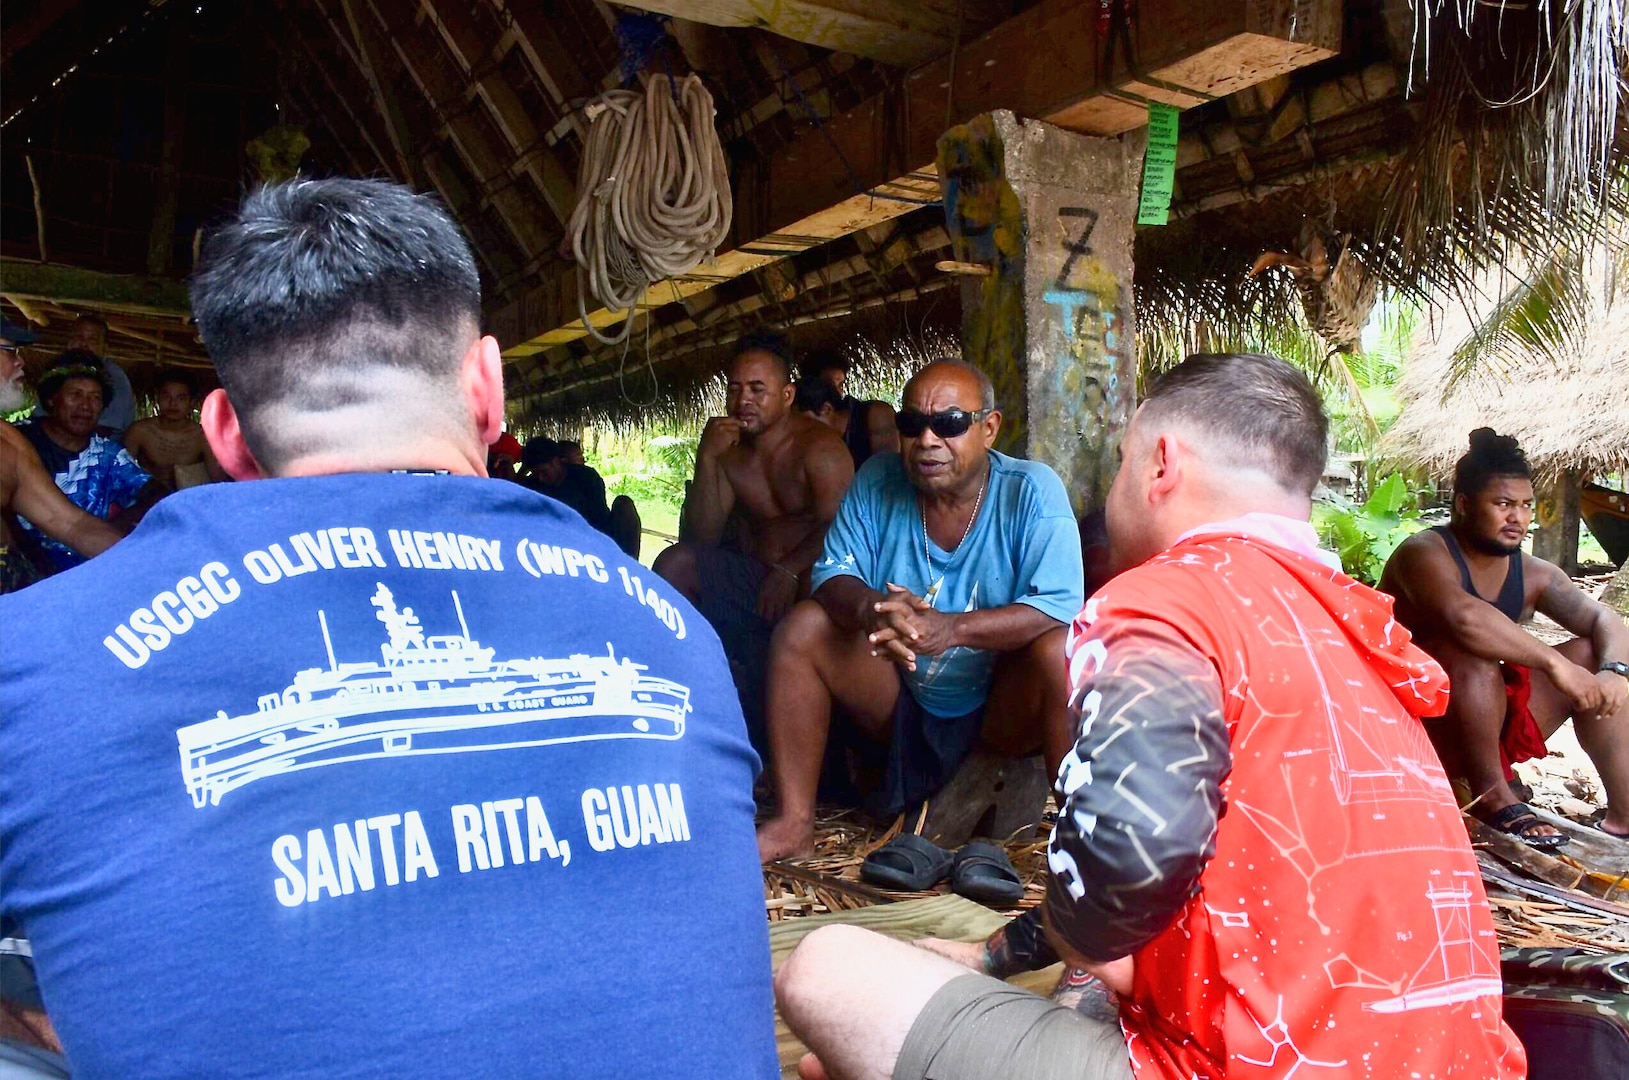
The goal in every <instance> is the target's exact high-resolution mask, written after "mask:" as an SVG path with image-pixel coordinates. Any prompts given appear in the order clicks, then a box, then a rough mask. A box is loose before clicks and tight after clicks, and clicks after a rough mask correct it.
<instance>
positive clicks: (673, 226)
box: [570, 75, 734, 345]
mask: <svg viewBox="0 0 1629 1080" xmlns="http://www.w3.org/2000/svg"><path fill="white" fill-rule="evenodd" d="M586 111H587V113H588V115H589V118H590V120H591V122H592V125H593V126H592V127H591V128H590V129H589V132H588V140H587V144H586V145H585V146H584V148H583V161H582V168H581V169H580V170H579V171H578V174H577V190H578V192H579V193H580V194H579V195H578V197H577V205H576V207H575V208H573V210H572V212H571V221H570V232H571V249H572V253H573V255H574V256H575V257H576V259H577V312H578V314H579V315H580V316H581V317H582V320H583V326H584V328H585V329H587V331H588V332H589V333H590V334H592V335H593V336H594V337H595V339H597V340H598V341H601V342H604V343H605V344H607V345H613V344H616V343H618V342H621V341H623V340H625V339H626V338H627V337H628V334H629V331H630V330H631V328H632V326H633V315H632V313H631V309H632V308H633V307H634V305H635V304H637V303H638V302H639V301H640V299H641V298H642V297H643V296H644V295H645V290H646V289H647V288H648V287H649V286H650V284H651V283H652V282H653V281H660V280H662V279H663V278H671V277H678V276H680V275H683V274H687V273H689V272H690V271H692V270H694V269H695V268H696V267H697V266H698V265H700V263H701V261H702V260H703V259H704V258H711V257H712V256H713V253H714V252H715V251H716V250H717V248H718V245H719V243H720V242H722V241H723V239H724V236H725V234H726V233H727V232H729V228H730V219H731V216H732V214H733V212H734V204H733V202H732V200H731V197H730V178H729V168H728V166H727V164H726V163H725V160H724V147H723V146H722V145H721V144H720V143H719V140H718V131H717V130H716V129H715V128H714V126H713V116H714V109H713V96H712V94H710V93H708V92H707V88H706V87H705V86H703V85H702V82H701V79H700V78H699V77H698V76H695V75H688V76H686V77H684V78H683V79H680V80H677V81H676V82H675V81H674V80H672V79H670V78H669V77H668V76H666V75H652V76H650V77H649V79H648V81H647V83H646V85H645V89H644V90H643V91H639V90H612V91H610V92H608V93H606V94H603V95H601V96H600V97H599V98H597V99H596V100H595V101H594V102H592V103H590V104H589V106H588V108H587V110H586ZM585 286H586V290H585ZM585 291H588V292H592V293H593V294H594V296H595V298H596V299H598V300H599V302H600V303H601V304H603V305H604V306H605V307H606V308H608V309H610V310H611V311H613V312H622V311H629V312H630V314H629V316H628V318H627V319H626V320H624V322H623V324H622V330H621V332H620V333H618V334H617V335H616V336H614V337H606V336H605V335H604V334H601V333H600V332H599V330H598V329H596V328H595V327H594V325H593V324H592V323H590V322H589V320H588V309H587V305H586V304H585V303H584V300H583V296H584V293H585Z"/></svg>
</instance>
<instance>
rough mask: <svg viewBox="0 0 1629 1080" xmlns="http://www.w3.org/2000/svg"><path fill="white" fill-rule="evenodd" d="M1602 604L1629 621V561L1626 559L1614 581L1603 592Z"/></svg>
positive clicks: (1613, 577)
mask: <svg viewBox="0 0 1629 1080" xmlns="http://www.w3.org/2000/svg"><path fill="white" fill-rule="evenodd" d="M1601 603H1603V604H1605V605H1606V606H1607V607H1609V608H1611V609H1612V610H1613V611H1616V612H1617V613H1618V614H1619V615H1622V616H1623V617H1624V618H1626V619H1629V559H1625V560H1624V563H1623V565H1622V566H1620V567H1618V572H1617V573H1616V574H1613V575H1612V580H1611V581H1609V582H1607V583H1606V588H1605V589H1603V590H1602V591H1601Z"/></svg>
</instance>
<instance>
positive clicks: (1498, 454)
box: [1454, 427, 1533, 499]
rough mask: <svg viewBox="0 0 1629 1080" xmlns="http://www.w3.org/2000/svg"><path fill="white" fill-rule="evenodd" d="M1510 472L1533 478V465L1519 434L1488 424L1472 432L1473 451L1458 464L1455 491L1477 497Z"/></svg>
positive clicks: (1456, 465) (1455, 471) (1455, 470)
mask: <svg viewBox="0 0 1629 1080" xmlns="http://www.w3.org/2000/svg"><path fill="white" fill-rule="evenodd" d="M1506 476H1518V477H1522V478H1523V479H1527V480H1531V479H1532V478H1533V469H1532V466H1530V465H1528V463H1527V455H1526V454H1525V453H1523V452H1522V448H1521V444H1520V443H1518V442H1517V441H1516V437H1515V436H1514V435H1500V434H1499V433H1498V432H1496V431H1494V430H1493V429H1492V428H1486V427H1482V428H1477V429H1476V430H1475V431H1473V432H1471V449H1470V453H1468V454H1466V455H1465V456H1464V457H1462V458H1460V459H1459V461H1458V462H1457V463H1456V464H1455V465H1454V494H1455V495H1466V496H1469V497H1470V498H1473V499H1474V498H1475V497H1476V496H1478V495H1480V494H1482V489H1483V488H1485V487H1487V486H1488V484H1489V483H1491V482H1492V481H1494V480H1496V479H1499V478H1501V477H1506Z"/></svg>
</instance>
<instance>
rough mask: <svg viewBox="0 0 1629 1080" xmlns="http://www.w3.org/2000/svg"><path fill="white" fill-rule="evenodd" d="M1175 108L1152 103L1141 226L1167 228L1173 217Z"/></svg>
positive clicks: (1139, 217)
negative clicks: (1163, 226) (1165, 226)
mask: <svg viewBox="0 0 1629 1080" xmlns="http://www.w3.org/2000/svg"><path fill="white" fill-rule="evenodd" d="M1178 112H1179V110H1178V109H1177V108H1176V106H1174V105H1162V104H1160V103H1159V102H1157V101H1151V102H1149V103H1148V150H1147V152H1146V153H1145V154H1144V155H1143V190H1142V197H1141V198H1140V199H1139V200H1138V201H1137V224H1139V225H1164V224H1165V223H1166V221H1167V220H1169V219H1170V216H1171V192H1172V191H1173V190H1175V187H1176V158H1177V155H1176V146H1177V128H1178V124H1177V113H1178Z"/></svg>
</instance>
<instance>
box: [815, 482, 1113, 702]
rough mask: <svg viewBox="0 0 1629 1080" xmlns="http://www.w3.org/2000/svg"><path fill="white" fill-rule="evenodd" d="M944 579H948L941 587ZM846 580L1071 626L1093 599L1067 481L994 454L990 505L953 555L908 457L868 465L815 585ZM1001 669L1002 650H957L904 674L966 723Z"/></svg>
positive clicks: (949, 605) (954, 606)
mask: <svg viewBox="0 0 1629 1080" xmlns="http://www.w3.org/2000/svg"><path fill="white" fill-rule="evenodd" d="M924 543H927V544H928V545H929V548H928V551H924V549H923V544H924ZM928 552H931V554H932V559H933V566H932V570H931V573H930V570H929V566H928ZM947 564H948V566H949V569H948V570H946V566H947ZM941 574H943V576H944V580H943V581H942V582H940V584H939V587H938V589H937V590H934V589H933V585H934V583H935V582H938V581H939V578H940V575H941ZM843 575H848V576H849V577H857V578H859V579H860V580H861V581H863V582H865V583H866V585H867V586H869V587H870V588H873V589H876V590H878V591H882V590H883V588H884V586H885V585H886V584H888V583H890V582H892V583H893V584H895V585H901V586H904V587H905V588H907V589H909V590H910V591H911V592H913V593H915V594H916V595H917V596H928V595H929V593H930V591H931V592H932V594H933V595H932V596H931V597H930V599H932V601H933V606H934V607H935V608H936V609H938V610H939V611H946V612H965V611H977V610H980V609H983V608H998V607H1006V606H1007V605H1009V604H1028V605H1029V606H1031V607H1033V608H1035V609H1037V610H1039V611H1044V612H1045V613H1046V614H1048V615H1050V616H1052V617H1053V618H1054V619H1057V620H1058V621H1059V622H1061V623H1066V624H1067V623H1068V622H1070V621H1071V620H1072V619H1074V617H1075V616H1076V615H1077V614H1079V612H1080V607H1081V604H1083V603H1084V602H1085V596H1084V585H1083V581H1084V577H1085V572H1084V571H1083V570H1082V568H1081V561H1080V530H1079V529H1078V527H1077V526H1076V525H1075V517H1074V512H1073V511H1072V510H1071V509H1070V507H1069V497H1068V495H1067V494H1065V492H1064V490H1063V481H1061V480H1059V479H1058V474H1057V473H1055V472H1053V471H1052V470H1051V469H1049V468H1048V467H1047V466H1045V465H1043V464H1041V463H1040V462H1038V461H1023V460H1021V459H1019V458H1012V457H1008V456H1007V455H1006V454H1002V453H997V452H996V451H994V450H992V451H990V481H989V486H988V487H987V488H986V489H985V492H984V502H983V504H982V505H981V506H980V508H979V514H978V517H977V518H976V519H974V521H973V528H972V530H971V531H970V532H969V533H968V534H967V539H965V540H963V541H962V543H961V546H960V547H958V548H957V549H956V551H955V553H954V554H952V553H951V552H948V551H946V550H944V549H943V548H941V547H940V546H939V545H938V544H935V543H933V541H932V540H931V539H928V537H927V532H926V530H924V529H923V527H922V513H921V510H920V508H919V504H918V502H917V493H916V488H914V487H912V486H911V482H910V478H909V477H907V476H906V475H905V466H904V463H903V462H902V461H901V460H900V457H899V455H898V454H878V455H876V456H875V457H873V458H872V459H871V460H869V461H867V462H866V463H865V465H863V466H862V467H861V468H860V471H859V472H858V473H856V474H855V476H854V484H853V486H852V487H850V488H849V489H848V494H847V495H846V496H844V498H843V505H842V507H841V508H840V509H839V510H838V511H837V520H836V521H834V522H833V523H832V526H831V529H830V530H828V531H827V533H826V549H825V551H824V553H823V554H822V555H821V557H820V561H819V562H817V563H815V564H814V572H813V587H814V588H816V589H818V588H820V586H822V585H824V584H825V583H826V582H828V581H830V580H831V579H832V578H834V577H841V576H843ZM994 666H995V654H994V653H991V652H988V651H985V650H982V649H968V648H961V647H958V648H954V649H951V650H949V651H948V652H946V653H944V654H943V655H941V656H933V657H919V658H918V659H917V663H916V670H915V671H914V672H903V674H904V678H905V683H906V686H907V687H908V688H909V689H910V691H911V695H912V696H913V697H915V698H916V700H917V701H918V702H919V703H921V705H922V707H923V708H924V709H926V710H927V711H928V712H930V713H932V714H934V715H935V716H962V715H964V714H966V713H969V712H972V711H973V710H974V709H976V708H978V706H979V705H981V704H982V703H983V702H984V699H985V696H986V695H987V694H988V692H989V689H990V672H991V669H992V668H994Z"/></svg>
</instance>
